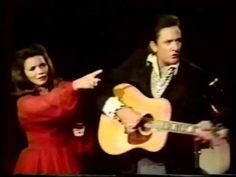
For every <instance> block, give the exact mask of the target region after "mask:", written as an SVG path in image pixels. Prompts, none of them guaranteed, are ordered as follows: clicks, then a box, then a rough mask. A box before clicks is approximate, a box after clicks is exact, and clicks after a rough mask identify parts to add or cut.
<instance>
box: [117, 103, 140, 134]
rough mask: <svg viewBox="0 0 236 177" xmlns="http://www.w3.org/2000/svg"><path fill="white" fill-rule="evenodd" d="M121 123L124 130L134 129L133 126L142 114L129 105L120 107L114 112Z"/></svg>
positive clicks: (131, 130)
mask: <svg viewBox="0 0 236 177" xmlns="http://www.w3.org/2000/svg"><path fill="white" fill-rule="evenodd" d="M116 115H117V116H118V117H119V119H120V121H121V123H122V124H123V125H124V126H125V128H126V132H127V133H131V132H133V131H135V126H136V125H137V124H138V123H139V122H140V120H141V118H142V115H141V114H139V113H138V112H136V111H134V110H133V109H132V108H130V107H122V108H121V109H119V110H118V111H117V113H116Z"/></svg>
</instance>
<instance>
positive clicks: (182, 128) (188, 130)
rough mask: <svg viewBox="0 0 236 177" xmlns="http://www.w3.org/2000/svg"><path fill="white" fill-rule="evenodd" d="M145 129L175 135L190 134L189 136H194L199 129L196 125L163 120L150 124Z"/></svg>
mask: <svg viewBox="0 0 236 177" xmlns="http://www.w3.org/2000/svg"><path fill="white" fill-rule="evenodd" d="M145 127H147V128H152V129H155V130H157V131H168V132H173V133H180V134H189V135H193V134H194V132H195V130H196V128H197V126H196V125H195V124H188V123H182V122H176V121H163V120H157V121H152V122H148V123H146V124H145Z"/></svg>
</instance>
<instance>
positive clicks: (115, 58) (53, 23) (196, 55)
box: [1, 0, 235, 173]
mask: <svg viewBox="0 0 236 177" xmlns="http://www.w3.org/2000/svg"><path fill="white" fill-rule="evenodd" d="M160 13H173V14H176V15H177V16H179V18H180V20H181V23H182V31H183V42H184V43H183V45H184V47H183V50H184V52H185V55H186V57H187V58H188V59H189V60H191V61H192V62H194V63H195V64H197V65H199V66H200V67H202V68H203V69H204V70H206V71H207V72H209V73H210V74H211V75H214V76H216V77H219V78H221V79H222V80H223V81H224V85H225V86H226V87H227V88H229V90H230V91H231V89H232V82H231V79H232V77H231V73H232V71H233V68H232V60H233V59H232V53H233V52H232V46H233V43H232V42H233V39H232V37H233V22H234V20H235V19H234V17H233V3H232V1H230V0H221V1H213V0H191V1H182V0H179V1H178V0H174V1H171V0H168V1H166V0H163V1H161V0H84V1H82V0H67V1H56V0H55V1H53V0H18V1H17V0H5V1H4V2H3V34H4V35H3V58H2V62H3V63H2V66H3V68H2V71H3V74H2V76H3V81H2V82H3V83H4V84H3V86H2V88H3V100H4V106H3V114H2V116H1V119H2V121H3V123H2V124H1V125H2V128H1V129H2V130H3V133H2V136H3V139H4V141H3V143H1V144H2V147H3V155H2V159H1V160H2V167H3V170H4V171H5V172H7V173H11V171H12V169H13V167H14V164H15V160H16V158H17V156H18V153H19V151H20V150H21V149H22V146H23V144H24V138H22V135H21V131H20V129H19V127H18V122H17V118H16V116H15V104H14V101H15V100H13V99H12V98H11V96H10V92H11V91H12V89H13V87H12V83H11V80H10V66H11V63H12V58H13V55H14V52H15V51H16V50H17V49H19V48H21V47H25V46H27V45H28V44H31V43H41V44H43V45H44V46H46V48H47V49H48V52H49V55H50V56H51V58H52V60H53V62H54V64H55V68H56V71H57V73H58V74H59V75H60V76H62V77H63V78H65V79H75V78H78V77H80V76H82V75H84V74H86V73H89V72H91V71H93V70H96V69H99V68H103V69H105V70H108V69H111V68H113V67H114V66H117V65H118V64H119V63H120V62H122V61H123V60H124V59H126V58H127V57H128V56H129V55H130V54H131V53H132V52H133V51H134V50H135V49H136V48H139V47H145V46H147V44H148V36H149V30H150V27H151V21H152V18H153V17H154V16H155V15H158V14H160Z"/></svg>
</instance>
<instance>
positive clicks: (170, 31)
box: [151, 26, 182, 66]
mask: <svg viewBox="0 0 236 177" xmlns="http://www.w3.org/2000/svg"><path fill="white" fill-rule="evenodd" d="M181 37H182V36H181V30H180V28H179V27H178V26H171V27H166V28H162V29H161V30H160V32H159V37H158V39H157V41H156V42H154V41H153V45H152V46H151V48H152V50H153V51H154V52H155V53H156V55H157V58H158V60H159V62H160V65H161V66H167V65H172V64H176V63H178V62H179V58H180V51H181V47H182V42H181Z"/></svg>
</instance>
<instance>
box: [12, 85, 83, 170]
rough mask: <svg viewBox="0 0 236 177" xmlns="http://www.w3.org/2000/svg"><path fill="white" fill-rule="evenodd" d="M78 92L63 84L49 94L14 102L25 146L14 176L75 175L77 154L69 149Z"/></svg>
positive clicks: (77, 166) (71, 148)
mask: <svg viewBox="0 0 236 177" xmlns="http://www.w3.org/2000/svg"><path fill="white" fill-rule="evenodd" d="M77 100H78V97H77V91H75V90H73V88H72V84H71V83H69V82H64V83H62V84H60V85H59V86H58V87H57V88H54V89H53V90H52V91H51V92H50V93H48V94H46V95H40V96H32V95H26V96H23V97H21V98H19V100H18V101H17V107H18V117H19V121H20V124H21V127H22V128H23V130H24V131H25V133H26V136H27V140H28V147H26V148H25V149H24V150H23V151H22V152H21V154H20V156H19V158H18V161H17V163H16V167H15V171H14V174H77V173H79V172H80V168H79V165H78V163H77V161H78V160H77V157H76V155H77V154H76V152H75V151H74V147H72V146H71V144H74V143H71V139H72V138H73V132H72V127H71V126H72V123H73V122H74V120H73V117H75V116H74V114H75V111H76V106H77Z"/></svg>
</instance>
